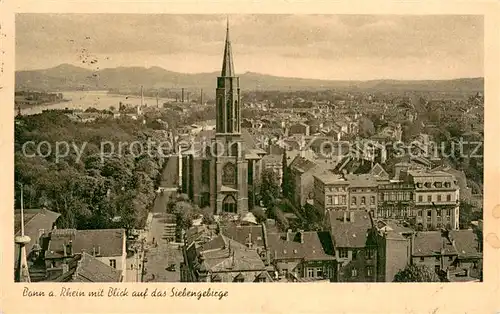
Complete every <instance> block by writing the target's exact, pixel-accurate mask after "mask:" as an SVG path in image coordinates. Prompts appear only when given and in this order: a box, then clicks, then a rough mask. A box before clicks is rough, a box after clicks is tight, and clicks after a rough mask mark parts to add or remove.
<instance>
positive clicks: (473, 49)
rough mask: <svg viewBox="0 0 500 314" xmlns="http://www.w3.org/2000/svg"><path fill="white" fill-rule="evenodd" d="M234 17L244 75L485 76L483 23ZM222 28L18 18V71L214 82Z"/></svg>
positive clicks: (213, 20)
mask: <svg viewBox="0 0 500 314" xmlns="http://www.w3.org/2000/svg"><path fill="white" fill-rule="evenodd" d="M228 17H229V22H230V27H231V37H232V45H233V51H234V53H235V55H236V58H235V64H236V67H235V70H236V73H237V74H243V73H245V72H257V73H262V74H269V75H274V76H284V77H300V78H311V79H327V80H372V79H400V80H421V79H454V78H465V77H482V76H483V70H484V69H483V49H484V47H483V46H484V44H483V37H484V34H483V32H484V29H483V28H484V27H483V18H482V17H480V16H408V15H407V16H403V15H400V16H398V15H392V16H382V15H315V16H311V15H229V16H228ZM225 24H226V15H139V14H134V15H130V14H19V15H17V16H16V70H34V69H43V68H50V67H53V66H57V65H59V64H63V63H67V64H72V65H75V66H80V67H83V68H87V69H91V70H100V69H104V68H113V67H127V66H142V67H155V66H157V67H161V68H164V69H167V70H170V71H175V72H181V73H203V72H214V71H218V70H219V69H220V66H221V64H220V54H221V53H222V50H223V48H224V47H223V42H224V35H225V26H226V25H225ZM61 25H64V27H61ZM103 26H105V27H103ZM125 27H126V29H127V31H126V32H123V31H120V29H124V28H125ZM256 35H257V36H256ZM93 60H95V61H96V62H91V61H93ZM83 61H85V63H84V62H83Z"/></svg>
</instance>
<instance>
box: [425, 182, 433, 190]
mask: <svg viewBox="0 0 500 314" xmlns="http://www.w3.org/2000/svg"><path fill="white" fill-rule="evenodd" d="M424 186H425V187H426V188H428V189H430V188H431V187H432V184H431V183H430V182H425V183H424Z"/></svg>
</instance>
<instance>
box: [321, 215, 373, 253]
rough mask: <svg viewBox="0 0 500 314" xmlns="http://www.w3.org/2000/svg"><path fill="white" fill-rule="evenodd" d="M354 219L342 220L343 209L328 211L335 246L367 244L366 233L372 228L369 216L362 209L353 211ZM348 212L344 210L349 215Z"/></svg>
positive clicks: (350, 246)
mask: <svg viewBox="0 0 500 314" xmlns="http://www.w3.org/2000/svg"><path fill="white" fill-rule="evenodd" d="M351 213H352V214H353V215H354V221H345V222H344V212H343V211H329V212H328V215H329V219H330V231H331V234H332V238H333V241H334V245H335V247H341V248H356V247H358V248H362V247H365V246H366V245H367V240H368V233H369V230H370V229H371V228H372V225H371V221H370V217H369V216H368V213H366V212H364V211H353V212H351ZM349 214H350V213H349V212H346V215H347V217H349Z"/></svg>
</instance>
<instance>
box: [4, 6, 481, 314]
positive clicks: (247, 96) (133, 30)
mask: <svg viewBox="0 0 500 314" xmlns="http://www.w3.org/2000/svg"><path fill="white" fill-rule="evenodd" d="M484 25H485V21H484V16H482V15H473V14H470V15H459V14H456V15H423V14H422V15H418V14H415V15H404V14H392V15H389V14H386V15H378V14H371V15H368V14H363V15H362V14H322V15H321V14H314V15H312V14H208V13H207V14H163V13H162V14H152V13H150V14H128V13H127V14H125V13H99V14H97V13H92V14H91V13H74V14H69V13H18V14H16V15H15V82H14V84H15V91H14V92H15V97H14V104H13V106H14V109H13V110H14V112H15V117H14V159H13V160H14V191H15V193H14V199H15V201H14V219H13V223H14V236H13V237H12V240H13V241H12V242H11V245H12V247H14V260H13V262H14V264H13V265H12V266H13V267H12V268H11V271H12V272H13V274H14V276H13V280H12V279H9V280H10V281H14V282H22V283H24V284H25V285H24V287H25V288H24V289H25V290H26V293H28V294H29V291H30V290H31V289H34V290H36V286H37V283H42V284H43V283H54V284H57V283H59V284H64V285H66V286H65V287H72V286H71V285H68V283H159V282H163V283H176V282H177V283H188V282H191V283H193V282H198V283H199V282H209V283H296V284H300V283H327V284H329V285H331V286H334V285H337V284H345V283H375V282H377V283H389V282H399V283H449V284H450V285H451V284H452V283H455V284H457V285H460V284H464V283H472V282H483V198H484V197H483V196H484V173H485V172H484V156H483V155H484V136H485V127H484V116H485V114H484V112H485V109H484V108H485V107H484V103H485V101H484V100H485V87H484V83H485V80H484V77H485V74H484V70H485V69H484V68H485V66H484V63H485V60H484V55H485V54H484V49H485V47H484V40H485V39H484V38H485V35H484V33H485V26H484ZM11 106H12V104H11ZM11 118H12V117H11ZM11 121H12V120H10V122H9V120H8V123H12V122H11ZM10 197H12V196H10ZM9 261H10V259H9ZM9 263H10V262H9ZM5 264H8V263H7V262H6V263H5ZM6 279H7V278H6ZM27 283H30V284H29V285H28V284H27ZM32 284H33V285H32ZM337 286H338V285H337ZM32 287H35V288H32ZM188 287H193V286H188ZM340 287H342V286H340ZM182 289H184V290H182ZM349 289H350V288H349ZM188 290H189V289H188ZM117 293H118V292H117ZM169 293H170V292H169ZM172 293H174V294H175V293H178V294H179V295H184V294H187V295H189V293H190V292H189V291H187V292H186V288H179V291H177V292H172ZM210 293H212V294H213V295H214V296H215V295H218V294H221V293H222V292H220V291H218V290H217V289H213V290H212V291H211V292H209V294H210ZM220 297H222V294H221V296H220ZM0 310H1V309H0Z"/></svg>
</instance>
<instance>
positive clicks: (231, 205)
mask: <svg viewBox="0 0 500 314" xmlns="http://www.w3.org/2000/svg"><path fill="white" fill-rule="evenodd" d="M222 210H223V211H224V212H226V213H236V212H237V208H236V200H235V199H234V197H233V196H232V195H228V196H226V198H225V199H224V201H222Z"/></svg>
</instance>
